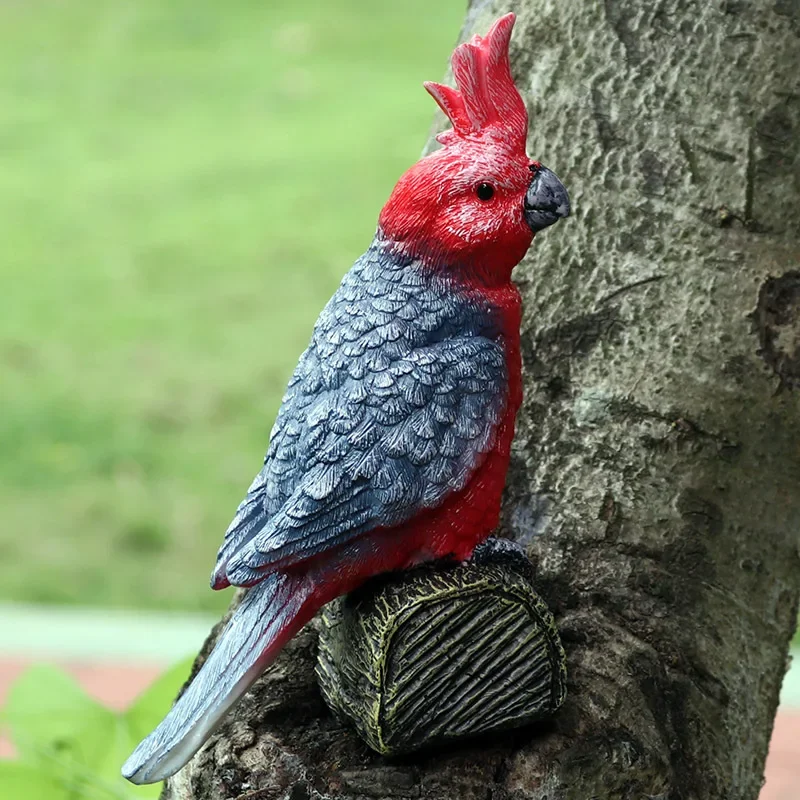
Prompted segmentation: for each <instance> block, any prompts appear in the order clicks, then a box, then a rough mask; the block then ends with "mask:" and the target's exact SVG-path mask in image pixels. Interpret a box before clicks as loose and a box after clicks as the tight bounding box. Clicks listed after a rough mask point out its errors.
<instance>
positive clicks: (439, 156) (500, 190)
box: [380, 14, 569, 284]
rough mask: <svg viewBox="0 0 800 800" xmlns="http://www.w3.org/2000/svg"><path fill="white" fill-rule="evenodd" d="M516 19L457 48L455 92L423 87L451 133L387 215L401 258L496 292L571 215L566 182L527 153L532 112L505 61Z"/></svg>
mask: <svg viewBox="0 0 800 800" xmlns="http://www.w3.org/2000/svg"><path fill="white" fill-rule="evenodd" d="M514 19H515V17H514V15H513V14H506V15H505V16H504V17H501V18H500V19H498V20H497V21H496V22H495V23H494V25H492V27H491V28H490V30H489V32H488V33H487V34H486V36H485V37H483V38H481V37H480V36H474V37H473V38H472V40H471V41H469V42H465V43H464V44H461V45H459V46H458V47H456V49H455V51H454V52H453V57H452V59H451V64H452V67H453V75H454V77H455V80H456V84H457V85H458V89H453V88H451V87H449V86H444V85H442V84H439V83H430V82H428V83H426V84H425V88H426V89H427V90H428V92H429V93H430V94H431V95H432V97H433V98H434V100H436V102H437V103H438V104H439V107H440V108H441V109H442V111H444V113H445V114H446V115H447V117H448V118H449V120H450V122H451V123H452V125H453V127H452V129H451V130H447V131H445V132H444V133H440V134H439V135H438V136H437V137H436V138H437V140H438V141H439V142H440V143H441V144H442V145H443V147H442V148H441V149H439V150H436V151H435V152H433V153H431V154H430V155H428V156H426V157H425V158H423V159H422V160H420V161H419V162H417V163H416V164H415V165H414V166H413V167H412V168H411V169H409V170H408V172H406V173H405V174H404V175H403V176H402V177H401V178H400V180H399V181H398V183H397V186H395V188H394V191H393V192H392V195H391V197H390V198H389V202H388V203H387V204H386V205H385V206H384V208H383V211H382V212H381V216H380V227H381V230H382V231H383V234H384V235H385V236H386V237H387V238H389V239H390V240H392V241H393V242H395V243H396V244H397V246H398V247H399V248H400V249H401V250H402V251H403V252H405V253H407V254H408V255H412V256H414V257H417V258H421V259H422V260H424V261H425V262H427V263H429V264H430V265H431V266H435V267H440V268H452V269H457V268H459V267H461V268H464V269H467V270H469V272H470V273H472V274H474V275H475V276H476V277H480V279H481V281H482V282H485V283H489V284H498V283H504V282H506V281H508V280H509V279H510V276H511V270H512V269H513V268H514V266H515V265H516V264H518V263H519V262H520V260H521V259H522V257H523V256H524V255H525V252H526V251H527V249H528V247H529V246H530V244H531V240H532V239H533V236H534V234H535V233H536V231H537V230H541V228H543V227H546V226H547V225H549V224H552V223H553V222H555V221H556V220H557V219H559V218H560V217H563V216H566V215H567V214H568V213H569V200H568V198H567V194H566V190H565V189H564V187H563V186H562V185H561V183H560V181H558V179H557V178H556V177H555V175H554V174H553V173H552V172H550V170H548V169H546V168H545V167H542V166H541V164H539V163H538V162H536V161H532V160H531V159H530V158H528V155H527V153H526V151H525V143H526V138H527V133H528V113H527V111H526V109H525V103H524V102H523V100H522V97H520V94H519V92H518V91H517V87H516V86H515V85H514V80H513V78H512V77H511V67H510V64H509V58H508V45H509V41H510V39H511V31H512V29H513V27H514Z"/></svg>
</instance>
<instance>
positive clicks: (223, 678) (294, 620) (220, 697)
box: [122, 572, 317, 784]
mask: <svg viewBox="0 0 800 800" xmlns="http://www.w3.org/2000/svg"><path fill="white" fill-rule="evenodd" d="M312 593H313V584H312V582H310V581H307V582H306V581H304V580H303V578H302V577H299V576H297V577H290V576H288V575H286V574H284V573H280V572H276V573H272V574H270V575H267V576H266V577H265V579H264V580H263V581H262V582H261V583H259V584H257V585H256V586H254V587H253V588H252V589H250V591H249V592H248V593H247V595H246V596H245V598H244V600H243V601H242V603H241V605H240V606H239V608H238V609H237V610H236V612H235V613H234V615H233V616H232V617H231V619H230V621H229V622H228V624H227V625H226V626H225V630H224V631H223V632H222V635H221V636H220V638H219V641H218V642H217V644H216V646H215V647H214V649H213V651H212V652H211V655H210V656H209V657H208V659H207V660H206V662H205V664H203V666H202V668H201V669H200V671H199V672H198V673H197V675H196V676H195V678H194V680H193V681H192V682H191V684H190V685H189V686H188V688H187V689H186V691H185V692H184V693H183V694H182V695H181V697H180V698H179V699H178V701H177V702H176V703H175V705H174V706H173V707H172V709H171V710H170V712H169V713H168V714H167V716H166V717H165V718H164V719H163V720H162V721H161V723H160V724H159V726H158V727H157V728H156V729H155V730H154V731H153V732H152V733H151V734H150V735H149V736H147V737H146V738H145V739H143V740H142V741H141V742H140V744H139V746H138V747H137V748H136V749H135V750H134V751H133V753H132V754H131V756H130V757H129V758H128V760H127V761H126V762H125V763H124V764H123V766H122V774H123V775H124V776H125V777H126V778H127V779H128V780H129V781H131V782H132V783H137V784H142V783H155V782H156V781H160V780H164V779H165V778H167V777H169V776H170V775H173V774H174V773H176V772H177V771H178V770H179V769H180V768H181V767H183V766H184V765H185V764H186V763H187V762H188V761H189V759H190V758H191V757H192V756H193V755H194V754H195V753H196V752H197V751H198V750H199V749H200V747H201V746H202V744H203V742H205V740H206V739H207V738H208V737H209V736H210V735H211V733H212V732H213V730H214V728H216V726H217V725H218V724H219V722H220V720H221V719H222V717H223V716H224V715H225V713H226V712H227V711H228V710H229V709H230V708H231V706H232V705H233V704H234V703H235V702H236V701H237V700H238V699H239V698H240V697H241V696H242V695H243V694H244V693H245V692H246V691H247V689H248V688H249V687H250V686H251V685H252V684H253V683H254V681H255V680H256V679H257V678H258V676H259V675H260V674H261V673H262V672H263V670H264V669H265V668H266V667H267V666H268V665H269V664H270V663H271V662H272V661H273V660H274V658H275V656H277V654H278V653H279V652H280V651H281V649H282V648H283V646H284V645H285V644H286V642H287V641H288V640H289V639H291V638H292V636H294V634H295V633H297V631H298V630H299V629H300V628H301V627H302V626H303V625H304V624H305V623H306V622H307V621H308V620H309V619H310V618H311V616H312V615H313V614H314V612H315V611H316V610H317V608H316V606H313V605H312V604H311V603H310V602H309V601H312V600H313V595H312Z"/></svg>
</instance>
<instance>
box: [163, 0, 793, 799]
mask: <svg viewBox="0 0 800 800" xmlns="http://www.w3.org/2000/svg"><path fill="white" fill-rule="evenodd" d="M509 8H511V9H513V10H515V11H516V12H517V13H518V23H517V27H516V30H515V33H514V39H513V42H512V48H513V50H512V58H513V64H514V70H515V74H516V76H517V78H518V82H519V85H520V86H521V89H522V91H523V93H524V94H525V95H526V98H527V101H528V105H529V110H530V112H531V119H532V132H531V137H530V147H529V151H530V152H531V153H532V154H533V155H534V156H535V157H537V158H539V159H541V160H542V161H543V162H544V163H546V164H548V165H549V166H551V167H552V168H553V169H554V170H556V171H557V172H558V173H559V175H560V176H561V177H562V179H563V180H564V183H565V184H566V185H567V187H568V188H569V190H570V193H571V196H572V200H573V204H574V215H573V218H572V219H571V220H569V221H568V222H566V223H562V224H561V225H558V226H556V227H555V228H554V229H552V230H549V231H547V232H546V233H545V234H544V235H543V236H542V237H540V239H539V240H537V242H536V243H535V246H534V247H533V249H532V252H531V253H530V255H529V257H528V259H527V261H526V262H525V263H524V264H523V265H522V266H521V267H520V268H519V270H518V272H517V280H518V282H519V284H520V285H521V287H522V289H523V292H524V298H525V309H526V313H525V327H524V336H523V342H524V352H525V364H524V366H525V380H526V386H525V390H526V392H525V405H524V409H523V412H522V414H521V418H520V421H519V424H518V428H517V439H516V445H515V455H514V460H513V464H512V469H511V473H510V476H509V483H508V491H507V500H506V505H505V516H504V531H505V532H506V533H507V534H508V535H510V536H512V537H513V538H515V539H516V540H518V541H522V542H524V543H526V545H527V547H528V550H529V553H530V555H531V557H532V559H533V561H534V563H535V565H536V570H537V582H538V583H537V588H538V590H539V592H540V594H541V595H542V596H543V597H544V598H545V599H546V600H547V602H548V603H549V604H550V607H551V609H552V610H553V611H554V612H555V614H556V619H557V621H558V623H559V626H560V629H561V631H562V636H563V639H564V644H565V647H566V649H567V656H568V664H569V669H570V682H569V690H570V694H569V698H568V700H567V703H566V705H565V706H564V708H563V709H562V710H561V712H560V713H559V715H558V716H557V718H556V719H555V721H554V722H553V723H551V724H548V725H543V726H539V727H536V728H531V729H525V730H521V731H517V732H513V733H509V734H504V735H501V736H493V737H491V739H485V740H477V741H474V742H471V743H469V744H464V745H460V746H457V747H452V748H450V749H447V750H444V751H437V752H432V753H426V754H423V755H417V756H412V757H406V758H403V759H394V760H387V759H384V758H381V757H379V756H376V755H374V754H372V753H371V752H370V751H368V750H367V748H366V747H365V746H364V745H363V744H361V743H360V742H359V740H358V739H357V738H356V736H355V735H354V734H353V733H352V732H351V731H350V730H348V729H346V728H343V727H342V726H341V725H340V724H339V723H337V722H336V721H335V720H334V719H333V717H332V716H331V715H330V714H329V713H328V712H327V711H326V709H325V708H324V706H323V704H322V702H321V700H320V696H319V693H318V691H317V689H316V686H315V681H314V672H313V663H314V639H315V633H314V629H313V626H311V627H310V628H309V629H307V630H306V631H305V632H304V633H303V634H302V635H301V636H300V637H299V638H298V639H297V640H296V641H295V642H293V643H292V645H291V646H290V647H289V648H287V650H286V651H285V652H284V653H283V655H282V657H281V658H280V659H279V661H278V663H277V665H276V666H275V668H274V669H273V670H272V671H270V672H269V673H268V674H267V675H266V676H265V677H264V678H263V679H262V680H261V681H260V682H259V683H258V685H257V686H256V688H255V689H254V691H253V692H252V693H251V694H249V695H248V697H247V698H246V699H245V701H244V702H242V703H241V704H240V706H239V707H238V708H237V709H236V711H235V712H234V713H233V714H232V715H231V717H230V719H229V721H228V722H227V723H226V724H225V725H224V726H223V728H222V730H221V731H220V733H219V734H218V735H217V736H216V737H215V738H214V739H213V740H212V743H211V744H210V746H209V747H207V748H206V749H205V750H204V751H203V752H202V753H201V754H200V756H199V757H198V758H197V759H196V760H195V761H194V762H193V764H192V765H191V766H190V768H189V769H187V770H185V771H184V772H183V773H181V774H179V776H178V777H176V778H175V779H173V780H172V781H170V782H169V784H168V786H167V789H166V793H165V797H167V798H172V799H173V800H177V799H178V798H181V800H183V799H184V798H196V800H217V799H218V798H250V800H255V799H256V798H259V799H260V800H267V799H268V798H269V799H271V798H290V800H304V799H307V798H320V797H326V798H337V799H342V800H345V799H347V800H356V798H367V797H368V798H412V797H413V798H429V799H430V800H434V799H435V800H440V799H441V800H445V799H446V798H461V799H462V800H473V799H474V800H486V798H493V799H494V800H501V798H502V799H503V800H512V798H513V800H523V799H524V800H545V798H547V799H548V800H553V799H554V798H575V799H576V800H588V798H598V800H605V799H606V798H632V799H633V798H636V799H637V800H638V799H639V798H662V800H667V799H669V800H690V798H698V800H701V799H702V800H716V799H717V798H719V799H720V800H721V799H722V798H725V800H739V799H741V800H754V799H755V798H756V797H757V795H758V792H759V789H760V786H761V782H762V775H763V766H764V760H765V756H766V752H767V746H768V742H769V737H770V732H771V729H772V721H773V717H774V714H775V710H776V706H777V702H778V693H779V689H780V685H781V680H782V678H783V675H784V672H785V669H786V666H787V650H788V645H789V640H790V638H791V635H792V632H793V631H794V628H795V621H796V618H797V608H798V593H799V591H800V552H799V549H800V542H799V537H798V532H799V531H800V395H799V394H798V391H800V78H798V76H800V3H798V2H797V0H754V2H749V3H744V2H737V0H715V2H700V1H699V0H697V1H696V2H692V1H691V0H640V1H639V2H633V0H605V2H604V3H601V2H586V1H585V0H584V2H579V1H578V0H575V2H556V0H519V2H516V3H507V2H479V3H477V4H475V5H474V6H473V8H472V9H471V10H470V12H469V14H468V17H467V22H466V25H465V30H464V32H463V34H464V36H467V35H469V34H471V33H472V32H473V31H480V32H483V31H485V30H486V28H487V27H488V24H489V22H490V21H491V19H492V18H494V17H495V16H497V15H498V14H499V13H500V12H502V11H506V10H509ZM209 644H210V642H209ZM207 646H208V645H207Z"/></svg>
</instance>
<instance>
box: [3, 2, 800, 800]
mask: <svg viewBox="0 0 800 800" xmlns="http://www.w3.org/2000/svg"><path fill="white" fill-rule="evenodd" d="M464 11H465V0H439V2H436V3H431V2H429V1H426V0H404V1H403V2H396V0H269V2H264V0H227V2H225V3H220V2H212V0H136V2H124V0H71V1H70V2H64V0H41V1H40V2H37V3H30V2H23V0H6V1H5V2H2V3H0V242H1V243H2V255H0V282H1V283H2V291H0V703H2V702H3V697H4V696H6V695H5V693H6V692H7V691H8V687H9V684H10V683H11V681H12V680H13V679H15V678H16V677H17V676H18V675H19V674H20V673H21V672H22V671H23V670H24V669H25V667H26V666H27V665H28V664H30V663H31V662H35V661H41V660H45V661H54V662H58V663H60V664H62V665H65V666H66V668H67V669H68V671H69V673H70V674H71V675H72V677H73V679H77V680H78V681H79V682H80V683H81V684H82V685H83V687H84V688H85V689H87V690H88V691H89V692H90V694H92V695H93V696H95V697H98V698H100V699H101V700H103V701H104V702H105V703H107V704H110V706H112V707H113V708H117V709H120V708H123V707H124V706H125V705H126V704H127V703H128V702H129V701H130V700H131V698H132V697H133V696H134V695H135V694H136V693H137V692H138V691H139V690H141V689H142V688H143V687H144V686H145V685H146V684H147V683H148V682H149V681H150V680H152V678H153V677H154V676H155V675H156V674H158V673H159V672H160V671H161V670H162V669H163V668H164V666H165V665H167V664H169V663H172V662H173V661H175V660H176V659H178V658H180V657H181V656H186V655H190V654H191V653H192V652H193V651H194V650H195V649H196V648H197V646H198V645H199V644H200V642H201V641H202V640H203V638H204V636H205V633H206V632H207V630H208V627H209V624H210V623H211V622H213V621H214V620H215V619H216V618H217V617H218V616H219V613H220V612H221V611H222V610H223V609H224V608H225V607H226V606H227V604H228V602H229V600H230V594H231V593H230V592H220V593H216V592H212V591H211V590H210V589H209V587H208V577H209V574H210V570H211V566H212V564H213V561H214V557H215V554H216V550H217V547H218V545H219V543H220V540H221V537H222V534H223V532H224V530H225V528H226V526H227V524H228V522H229V521H230V519H231V516H232V514H233V512H234V510H235V508H236V505H237V504H238V502H239V501H240V500H241V498H242V496H243V493H244V492H245V490H246V488H247V486H248V485H249V483H250V481H251V479H252V477H253V475H254V474H255V473H256V471H257V470H258V469H259V467H260V464H261V460H262V458H263V454H264V451H265V449H266V444H267V439H268V435H269V430H270V428H271V425H272V421H273V418H274V414H275V411H276V410H277V407H278V403H279V401H280V397H281V395H282V393H283V389H284V387H285V384H286V380H287V378H288V376H289V374H290V372H291V370H292V368H293V367H294V364H295V362H296V360H297V357H298V355H299V354H300V352H301V351H302V350H303V349H304V347H305V345H306V343H307V341H308V338H309V334H310V330H311V326H312V324H313V322H314V320H315V318H316V316H317V314H318V313H319V311H320V309H321V308H322V306H323V305H324V303H325V302H326V301H327V299H328V297H329V296H330V295H331V293H332V292H333V290H334V289H335V287H336V285H337V284H338V282H339V280H340V278H341V276H342V275H343V273H344V272H345V271H346V270H347V269H348V268H349V266H350V265H351V264H352V262H353V260H354V259H355V258H356V257H357V256H358V255H359V254H360V253H361V252H363V250H364V249H365V247H366V246H367V245H368V243H369V241H370V239H371V237H372V234H373V231H374V227H375V223H376V220H377V215H378V212H379V210H380V208H381V206H382V204H383V203H384V201H385V200H386V198H387V197H388V194H389V192H390V190H391V188H392V186H393V185H394V183H395V181H396V179H397V178H398V176H399V175H400V174H401V173H402V172H403V171H404V170H405V169H406V168H407V167H408V166H409V165H410V164H412V163H413V162H414V161H416V159H417V158H418V156H419V153H420V150H421V148H422V146H423V144H424V143H425V140H426V136H427V132H428V130H429V127H430V124H431V120H432V118H433V112H434V103H433V102H432V100H431V99H430V98H429V97H428V96H427V94H426V93H425V92H424V90H423V89H422V86H421V83H422V81H423V80H425V79H434V80H436V79H440V78H441V76H442V75H443V74H444V71H445V68H446V64H447V59H448V57H449V54H450V51H451V49H452V46H453V45H454V44H455V41H456V38H457V36H458V32H459V30H460V27H461V24H462V20H463V15H464ZM179 672H180V671H179ZM42 675H44V677H42ZM183 676H184V673H180V674H178V675H177V677H175V678H173V682H172V683H168V684H165V686H164V687H163V694H162V695H161V696H160V700H158V702H155V701H154V704H155V707H156V710H155V712H154V713H155V714H156V717H155V720H153V721H157V719H158V716H160V712H161V711H162V710H163V707H164V703H166V702H167V698H169V697H171V696H172V693H174V689H175V686H177V685H179V684H180V681H181V680H182V678H183ZM24 680H28V683H27V684H25V685H23V688H22V689H20V690H19V692H21V693H22V694H21V695H19V697H22V698H23V699H19V697H17V700H16V705H15V704H14V703H12V702H11V701H9V707H11V706H14V708H16V709H17V712H19V709H20V708H21V709H22V711H21V712H19V713H17V712H15V713H17V717H14V719H16V720H17V722H18V721H19V720H18V717H19V714H21V715H22V718H25V719H27V718H28V717H30V713H29V709H28V706H26V705H25V704H26V703H28V705H30V703H31V700H30V697H32V696H43V693H44V694H46V692H47V691H48V690H47V689H43V688H42V687H43V686H45V687H47V686H49V691H52V693H53V696H62V697H63V696H64V692H65V689H64V685H63V683H59V681H62V680H65V678H64V676H61V677H60V678H54V677H53V674H50V677H49V678H48V676H47V673H40V675H39V678H38V679H36V680H33V679H30V678H28V679H23V684H24ZM37 680H39V682H38V683H37ZM31 681H32V682H31ZM42 681H44V682H43V683H42ZM48 681H49V683H48ZM76 686H77V684H76ZM26 687H27V689H26ZM73 688H75V687H73ZM25 690H27V692H28V695H27V698H28V699H27V700H26V699H25ZM75 691H77V689H75ZM159 703H160V705H159ZM26 709H28V710H26ZM40 711H41V709H40ZM47 713H48V714H49V713H50V712H49V711H48V712H47ZM26 715H27V717H26ZM12 716H13V715H12ZM114 719H115V720H119V719H122V717H115V718H114ZM13 721H14V720H12V722H13ZM115 724H118V722H115ZM120 724H121V723H120ZM126 724H127V723H126ZM131 724H133V723H131ZM143 724H146V725H149V724H150V720H148V721H147V722H146V723H143ZM19 730H20V731H21V732H22V734H23V739H24V735H26V734H25V732H26V730H27V729H26V728H25V725H24V724H20V725H19ZM796 730H798V731H800V728H797V729H796ZM143 732H144V731H143ZM28 733H29V731H28ZM136 734H137V731H136V730H133V731H132V732H131V734H130V737H129V738H134V737H135V735H136ZM20 741H21V740H16V739H15V742H14V745H13V747H12V745H11V742H10V741H9V740H6V741H5V742H4V743H3V742H0V753H5V754H6V755H8V754H11V753H12V752H14V749H13V748H16V751H17V752H19V750H20V749H22V751H23V755H26V753H25V749H24V746H23V747H22V748H21V745H20ZM37 747H39V750H41V747H42V744H41V742H39V743H38V744H37ZM121 747H122V750H124V749H125V743H123V744H122V745H121ZM37 752H39V751H37ZM28 755H30V754H28ZM116 758H117V754H116V753H115V754H113V756H109V758H108V760H109V763H110V764H111V767H113V768H114V769H116V768H117V767H118V763H119V761H115V759H116ZM109 770H110V771H109V772H108V774H109V775H111V774H112V773H113V774H114V775H116V773H114V772H113V769H111V768H109ZM109 780H110V779H109ZM2 781H3V778H2V775H0V789H2V787H3V786H4V785H5V784H3V783H2ZM9 785H10V784H9ZM15 785H16V784H15ZM19 785H20V786H23V784H19ZM109 785H110V784H109ZM24 786H27V784H24ZM128 789H129V787H127V785H126V787H124V789H123V788H119V786H115V788H113V789H112V790H109V791H110V792H111V794H110V795H108V796H113V797H127V796H129V795H128V794H126V792H127V791H128ZM95 790H96V787H95ZM24 791H26V792H27V794H18V795H17V796H26V797H36V794H35V793H34V792H33V790H28V789H25V790H24ZM54 792H55V790H52V791H51V792H50V794H49V795H48V797H53V798H55V797H56V794H55V793H54ZM0 794H2V792H0ZM5 796H11V795H5ZM74 796H79V795H74ZM80 796H83V795H80ZM86 796H89V795H88V794H87V795H86ZM92 796H101V795H99V794H97V791H94V794H93V795H92ZM102 796H106V795H102Z"/></svg>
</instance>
